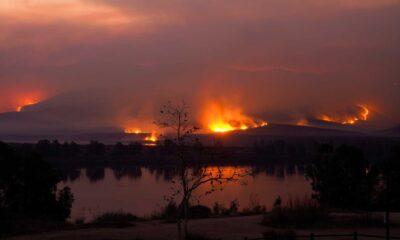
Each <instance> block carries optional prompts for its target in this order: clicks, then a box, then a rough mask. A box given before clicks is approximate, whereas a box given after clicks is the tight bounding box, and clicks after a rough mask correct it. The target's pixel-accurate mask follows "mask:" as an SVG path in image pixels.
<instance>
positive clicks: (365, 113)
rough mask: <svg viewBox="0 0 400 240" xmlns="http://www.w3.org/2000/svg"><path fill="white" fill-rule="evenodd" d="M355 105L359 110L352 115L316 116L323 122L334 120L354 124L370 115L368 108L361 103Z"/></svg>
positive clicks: (365, 119)
mask: <svg viewBox="0 0 400 240" xmlns="http://www.w3.org/2000/svg"><path fill="white" fill-rule="evenodd" d="M357 107H359V109H360V111H359V112H358V113H357V114H355V115H354V116H349V115H345V116H339V117H332V116H328V115H321V116H319V117H318V119H319V120H322V121H325V122H334V123H340V124H343V125H354V124H356V123H357V122H359V121H367V120H368V117H369V115H370V110H369V109H368V108H367V107H365V106H362V105H358V106H357Z"/></svg>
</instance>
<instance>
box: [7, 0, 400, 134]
mask: <svg viewBox="0 0 400 240" xmlns="http://www.w3.org/2000/svg"><path fill="white" fill-rule="evenodd" d="M398 29H400V3H399V1H397V0H380V1H375V0H352V1H342V0H327V1H318V0H304V1H293V0H281V1H274V0H265V1H258V0H256V1H242V0H229V1H211V0H201V1H197V0H193V1H187V0H172V1H163V0H155V1H142V0H60V1H51V0H32V1H24V0H12V1H8V0H6V1H1V2H0V84H1V89H0V96H1V102H0V112H12V111H15V110H16V109H17V108H18V106H20V105H25V104H26V103H27V100H26V99H31V98H34V99H35V100H36V101H39V102H40V103H39V104H37V105H35V106H29V107H26V108H23V111H22V112H21V113H16V114H12V117H10V114H9V113H7V116H6V117H4V116H3V115H4V113H3V114H1V115H0V124H2V126H0V130H1V131H4V129H7V130H9V129H13V128H14V129H20V128H21V126H22V125H23V126H26V128H27V129H30V128H38V129H39V128H40V127H38V126H45V125H48V124H47V122H48V121H50V122H51V121H53V122H57V123H58V125H59V126H62V128H64V129H79V128H100V127H107V128H108V127H109V128H121V129H123V128H125V127H127V125H143V126H142V128H151V126H148V125H147V124H149V123H150V124H151V122H152V120H153V119H154V116H155V115H156V114H157V112H158V109H159V107H160V106H161V105H162V103H164V102H166V101H167V100H172V101H174V100H181V99H184V100H186V101H187V102H188V103H189V104H190V106H191V111H192V113H193V116H194V118H196V120H199V119H200V115H201V113H202V112H203V109H202V107H203V106H204V105H205V103H207V102H209V101H218V102H220V103H221V104H224V105H227V106H229V105H232V106H239V107H240V108H241V109H242V110H243V112H244V113H246V114H248V115H251V116H254V117H256V118H259V119H264V120H266V121H269V122H281V123H296V122H298V121H299V120H300V119H304V118H313V117H316V116H318V115H319V114H322V113H325V114H336V113H338V112H341V111H345V110H346V109H349V108H354V107H355V106H357V105H360V104H362V105H365V106H368V107H369V108H370V109H371V115H372V116H374V117H373V118H371V121H373V124H371V126H370V127H376V128H380V127H387V126H391V125H395V124H398V123H399V122H400V108H399V107H398V104H399V103H400V94H399V92H400V91H399V90H400V80H399V79H400V68H399V67H398V63H399V62H400V31H398ZM36 101H35V102H36ZM18 114H19V115H18ZM17 118H18V119H20V120H18V121H15V119H17ZM5 119H8V120H5ZM9 119H13V122H14V123H10V120H9ZM27 119H28V120H29V122H27V121H28V120H27ZM43 119H47V120H46V121H44V120H43ZM29 124H31V125H29ZM10 131H11V130H10Z"/></svg>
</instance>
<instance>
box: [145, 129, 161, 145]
mask: <svg viewBox="0 0 400 240" xmlns="http://www.w3.org/2000/svg"><path fill="white" fill-rule="evenodd" d="M144 140H145V141H149V142H153V143H155V142H157V140H158V137H157V134H156V133H155V132H152V133H151V134H150V135H149V136H147V137H145V138H144Z"/></svg>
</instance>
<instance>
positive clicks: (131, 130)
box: [124, 128, 142, 134]
mask: <svg viewBox="0 0 400 240" xmlns="http://www.w3.org/2000/svg"><path fill="white" fill-rule="evenodd" d="M124 133H126V134H140V133H142V130H140V129H139V128H125V129H124Z"/></svg>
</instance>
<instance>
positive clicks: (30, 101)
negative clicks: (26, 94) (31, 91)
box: [15, 98, 40, 112]
mask: <svg viewBox="0 0 400 240" xmlns="http://www.w3.org/2000/svg"><path fill="white" fill-rule="evenodd" d="M38 102H40V100H39V99H38V98H23V99H21V100H19V101H18V105H17V106H16V108H15V111H17V112H21V111H22V110H23V109H24V107H27V106H31V105H35V104H37V103H38Z"/></svg>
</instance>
